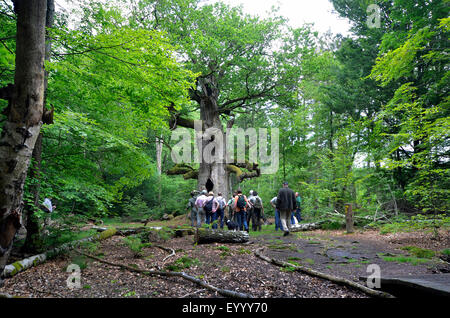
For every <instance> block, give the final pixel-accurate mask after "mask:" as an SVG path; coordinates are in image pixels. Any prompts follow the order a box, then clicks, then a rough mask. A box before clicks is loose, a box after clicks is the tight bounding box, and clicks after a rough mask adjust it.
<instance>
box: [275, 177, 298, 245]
mask: <svg viewBox="0 0 450 318" xmlns="http://www.w3.org/2000/svg"><path fill="white" fill-rule="evenodd" d="M276 207H277V209H278V210H279V211H280V219H281V226H282V228H283V231H284V236H287V235H289V230H290V228H291V222H290V219H291V213H292V212H293V211H295V210H296V209H297V201H296V200H295V193H294V191H292V190H291V189H289V185H288V183H287V182H286V181H285V182H283V187H282V188H281V189H280V190H279V191H278V196H277V204H276Z"/></svg>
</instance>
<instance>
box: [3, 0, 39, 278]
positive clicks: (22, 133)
mask: <svg viewBox="0 0 450 318" xmlns="http://www.w3.org/2000/svg"><path fill="white" fill-rule="evenodd" d="M14 11H15V12H16V14H17V33H16V63H15V64H16V70H15V78H14V85H9V86H7V87H4V88H2V89H1V92H2V93H1V94H0V95H1V97H2V98H5V99H7V100H8V107H7V110H6V112H7V120H6V122H5V123H4V125H3V129H2V133H1V136H0V272H2V271H3V268H4V266H5V264H6V261H7V259H8V257H9V254H10V251H11V248H12V243H13V238H14V235H15V234H16V231H17V229H18V228H19V227H20V224H21V214H22V209H23V202H22V198H23V186H24V183H25V179H26V175H27V169H28V166H29V164H30V160H31V155H32V152H33V148H34V145H35V143H36V139H37V138H38V136H39V131H40V129H41V125H42V114H43V101H44V57H45V21H46V11H47V1H46V0H36V1H25V0H16V1H14Z"/></svg>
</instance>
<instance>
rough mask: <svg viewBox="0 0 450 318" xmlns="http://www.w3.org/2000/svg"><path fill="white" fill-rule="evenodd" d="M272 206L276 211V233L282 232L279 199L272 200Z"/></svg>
mask: <svg viewBox="0 0 450 318" xmlns="http://www.w3.org/2000/svg"><path fill="white" fill-rule="evenodd" d="M270 205H271V206H272V207H273V208H274V209H275V231H278V229H280V230H282V229H283V228H282V227H281V221H280V211H279V210H278V209H277V197H273V199H272V200H270Z"/></svg>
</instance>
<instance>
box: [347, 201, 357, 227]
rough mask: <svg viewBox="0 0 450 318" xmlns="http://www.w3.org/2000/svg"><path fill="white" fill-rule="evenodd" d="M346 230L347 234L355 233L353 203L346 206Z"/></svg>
mask: <svg viewBox="0 0 450 318" xmlns="http://www.w3.org/2000/svg"><path fill="white" fill-rule="evenodd" d="M345 229H346V230H347V234H350V233H353V232H355V228H354V221H353V209H352V204H351V203H347V204H346V205H345Z"/></svg>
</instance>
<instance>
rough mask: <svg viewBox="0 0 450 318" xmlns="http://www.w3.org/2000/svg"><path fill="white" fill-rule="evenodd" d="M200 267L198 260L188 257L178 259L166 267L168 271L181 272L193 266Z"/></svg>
mask: <svg viewBox="0 0 450 318" xmlns="http://www.w3.org/2000/svg"><path fill="white" fill-rule="evenodd" d="M198 265H200V261H199V260H198V259H197V258H191V257H188V256H183V257H180V258H178V259H177V260H176V261H174V262H173V263H171V264H168V265H166V266H165V268H166V269H167V270H168V271H172V272H180V271H182V270H183V269H186V268H190V267H192V266H198Z"/></svg>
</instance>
